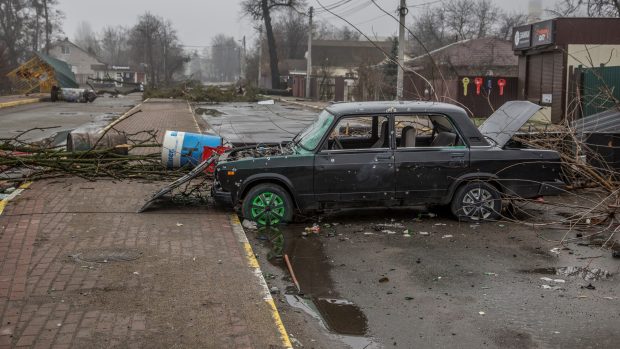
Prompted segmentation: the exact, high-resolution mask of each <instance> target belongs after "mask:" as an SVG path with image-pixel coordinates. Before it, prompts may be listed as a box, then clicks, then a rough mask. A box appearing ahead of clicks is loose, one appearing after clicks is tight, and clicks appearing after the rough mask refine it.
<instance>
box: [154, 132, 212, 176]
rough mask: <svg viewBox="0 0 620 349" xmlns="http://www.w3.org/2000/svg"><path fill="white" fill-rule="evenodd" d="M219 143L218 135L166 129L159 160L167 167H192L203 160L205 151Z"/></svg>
mask: <svg viewBox="0 0 620 349" xmlns="http://www.w3.org/2000/svg"><path fill="white" fill-rule="evenodd" d="M221 145H222V137H219V136H214V135H203V134H197V133H189V132H180V131H166V135H165V136H164V142H163V147H162V150H161V162H162V164H164V165H165V166H166V167H167V168H177V167H183V166H186V165H189V166H192V167H194V166H196V165H198V164H199V163H201V162H202V161H203V160H204V157H205V155H206V154H205V151H208V150H209V149H213V148H217V147H220V146H221ZM205 149H206V150H205Z"/></svg>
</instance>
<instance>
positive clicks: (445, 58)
mask: <svg viewBox="0 0 620 349" xmlns="http://www.w3.org/2000/svg"><path fill="white" fill-rule="evenodd" d="M429 54H430V56H431V57H433V58H434V59H435V61H436V63H437V64H440V65H441V64H450V65H452V66H456V67H459V66H517V65H518V58H517V56H515V54H514V51H513V50H512V43H511V42H510V41H508V40H502V39H498V38H481V39H468V40H462V41H457V42H454V43H452V44H449V45H446V46H444V47H440V48H438V49H436V50H433V51H430V52H429V53H428V54H424V55H421V56H417V57H414V58H411V59H410V60H406V61H405V64H406V65H409V66H418V65H423V64H424V63H426V62H427V61H428V59H429Z"/></svg>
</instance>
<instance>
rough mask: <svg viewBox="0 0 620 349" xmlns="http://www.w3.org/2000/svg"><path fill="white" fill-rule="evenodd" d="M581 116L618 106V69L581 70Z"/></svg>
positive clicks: (619, 102)
mask: <svg viewBox="0 0 620 349" xmlns="http://www.w3.org/2000/svg"><path fill="white" fill-rule="evenodd" d="M582 72H583V75H582V85H581V86H582V91H581V96H582V106H583V115H584V116H588V115H592V114H596V113H598V112H602V111H605V110H607V109H610V108H613V107H614V106H620V67H599V68H585V69H582Z"/></svg>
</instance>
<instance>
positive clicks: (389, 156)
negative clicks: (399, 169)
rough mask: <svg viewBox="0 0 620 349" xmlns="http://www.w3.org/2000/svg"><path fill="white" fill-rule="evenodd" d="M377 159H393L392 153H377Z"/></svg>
mask: <svg viewBox="0 0 620 349" xmlns="http://www.w3.org/2000/svg"><path fill="white" fill-rule="evenodd" d="M375 159H376V160H391V159H392V155H377V156H376V157H375Z"/></svg>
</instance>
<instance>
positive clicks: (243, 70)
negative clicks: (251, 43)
mask: <svg viewBox="0 0 620 349" xmlns="http://www.w3.org/2000/svg"><path fill="white" fill-rule="evenodd" d="M241 44H242V46H243V51H241V62H240V63H239V64H240V65H241V78H242V79H243V80H245V76H246V74H247V73H246V69H247V64H246V59H247V56H246V51H245V35H244V36H243V40H242V42H241ZM246 84H247V81H246Z"/></svg>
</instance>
